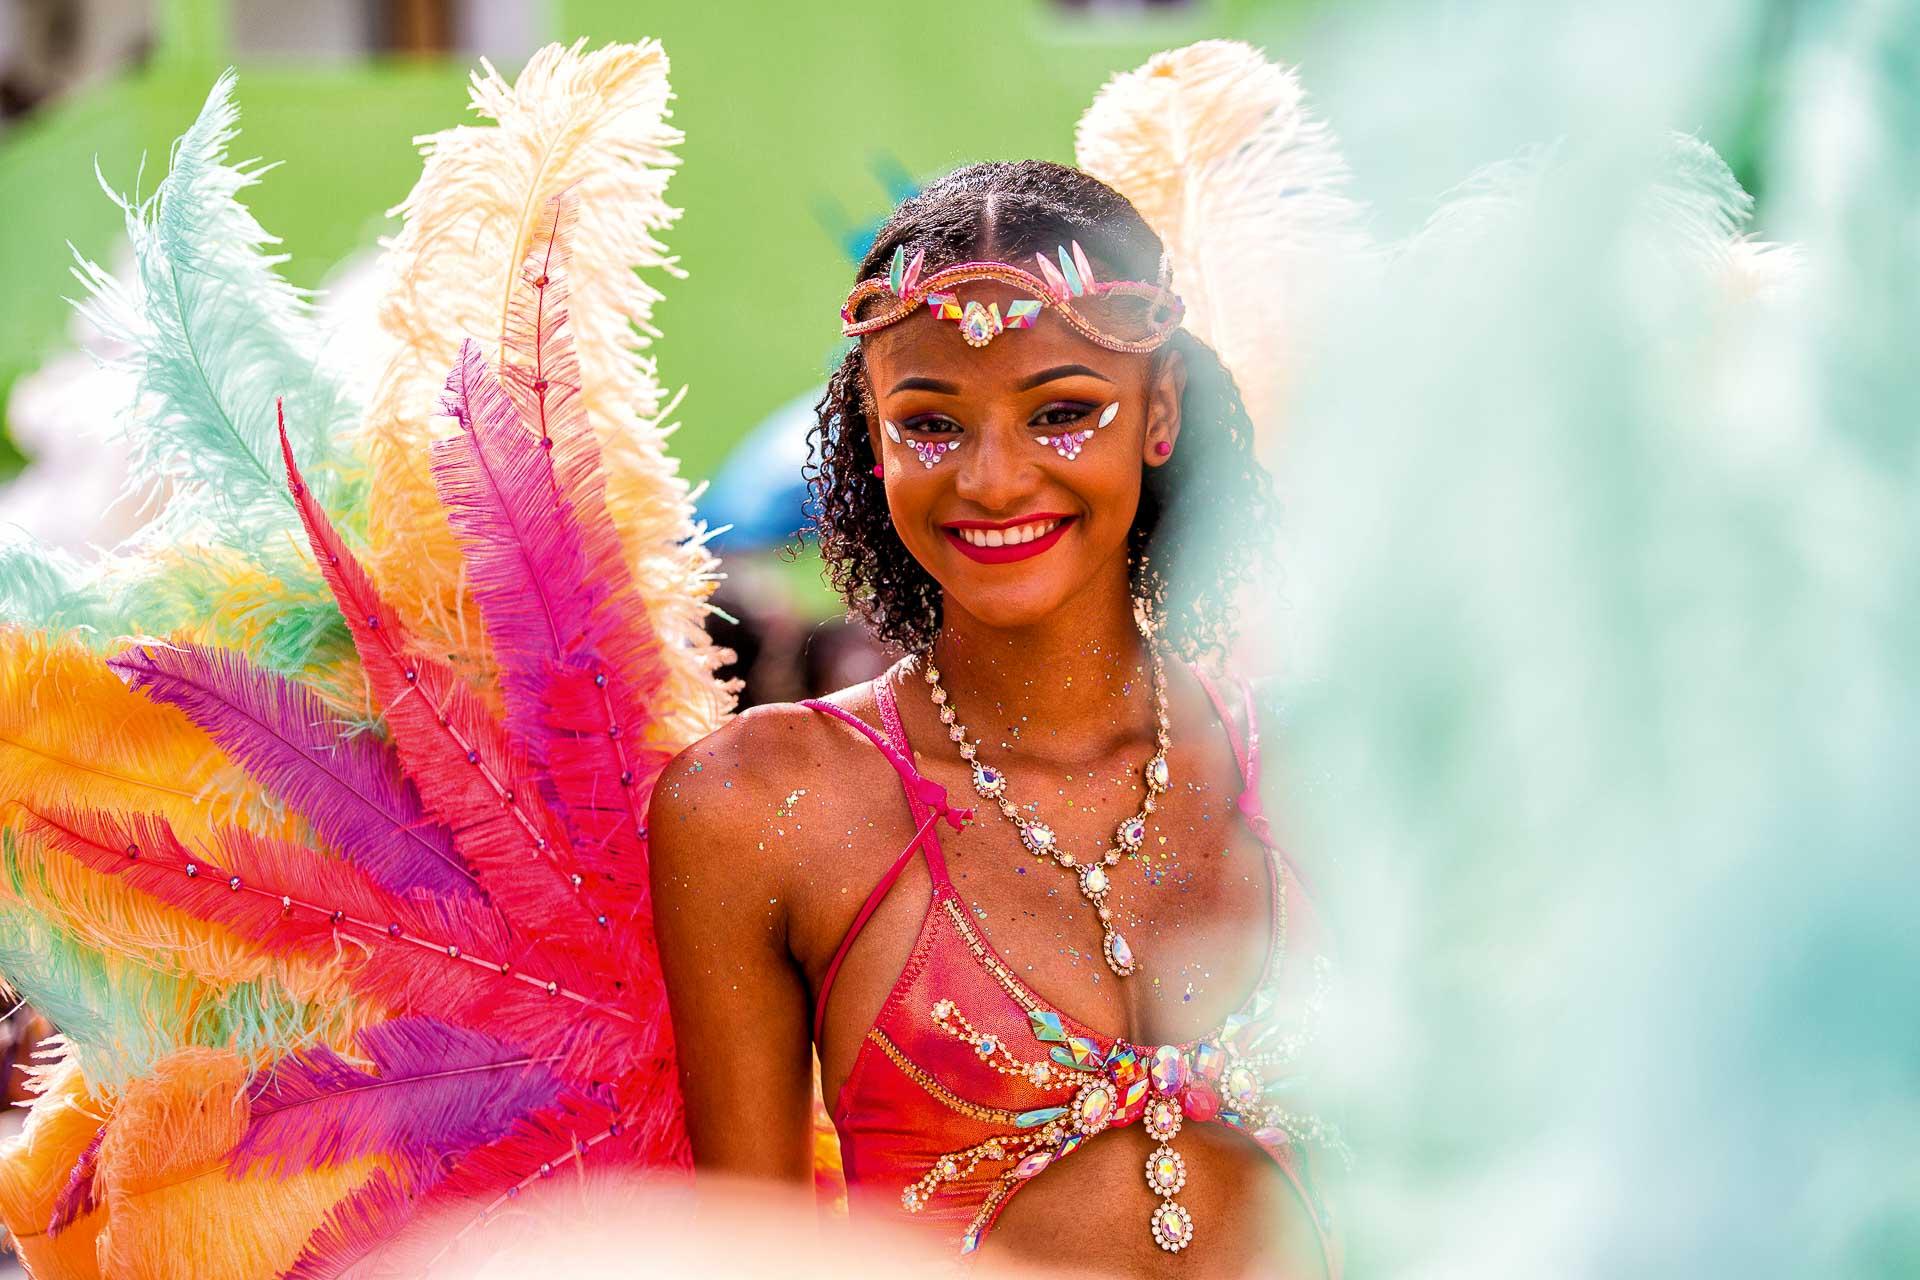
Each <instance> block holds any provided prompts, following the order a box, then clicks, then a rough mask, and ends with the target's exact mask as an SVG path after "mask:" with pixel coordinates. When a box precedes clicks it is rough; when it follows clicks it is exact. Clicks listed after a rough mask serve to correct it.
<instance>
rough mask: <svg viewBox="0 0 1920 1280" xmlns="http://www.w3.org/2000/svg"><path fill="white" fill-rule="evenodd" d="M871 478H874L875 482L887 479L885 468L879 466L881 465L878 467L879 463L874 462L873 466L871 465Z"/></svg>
mask: <svg viewBox="0 0 1920 1280" xmlns="http://www.w3.org/2000/svg"><path fill="white" fill-rule="evenodd" d="M873 478H874V479H875V480H884V479H886V478H887V469H886V468H885V467H883V466H881V465H880V464H879V463H877V462H876V463H874V464H873Z"/></svg>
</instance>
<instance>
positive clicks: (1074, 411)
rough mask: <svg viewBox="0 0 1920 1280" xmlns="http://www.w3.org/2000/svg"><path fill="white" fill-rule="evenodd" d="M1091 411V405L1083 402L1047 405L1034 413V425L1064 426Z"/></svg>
mask: <svg viewBox="0 0 1920 1280" xmlns="http://www.w3.org/2000/svg"><path fill="white" fill-rule="evenodd" d="M1090 412H1092V407H1091V406H1089V405H1084V404H1056V405H1049V406H1047V407H1046V408H1044V409H1042V410H1041V411H1040V412H1039V413H1037V414H1035V415H1034V418H1033V425H1034V426H1036V427H1064V426H1068V425H1071V424H1072V423H1075V422H1078V421H1080V419H1082V418H1084V417H1086V416H1087V414H1088V413H1090Z"/></svg>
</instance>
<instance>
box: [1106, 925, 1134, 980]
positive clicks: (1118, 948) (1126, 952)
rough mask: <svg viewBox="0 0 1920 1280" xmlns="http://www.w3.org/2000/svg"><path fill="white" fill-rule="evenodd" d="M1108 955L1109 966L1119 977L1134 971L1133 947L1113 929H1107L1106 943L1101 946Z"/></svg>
mask: <svg viewBox="0 0 1920 1280" xmlns="http://www.w3.org/2000/svg"><path fill="white" fill-rule="evenodd" d="M1101 949H1102V950H1103V951H1105V952H1106V955H1107V967H1108V968H1110V969H1112V970H1113V972H1114V973H1115V975H1117V976H1118V977H1122V978H1124V977H1127V976H1128V975H1129V974H1131V973H1132V972H1133V948H1132V947H1130V946H1128V945H1127V940H1126V939H1125V938H1123V937H1121V936H1120V935H1119V933H1117V932H1116V931H1114V930H1113V929H1108V930H1107V938H1106V943H1105V944H1104V946H1103V947H1102V948H1101Z"/></svg>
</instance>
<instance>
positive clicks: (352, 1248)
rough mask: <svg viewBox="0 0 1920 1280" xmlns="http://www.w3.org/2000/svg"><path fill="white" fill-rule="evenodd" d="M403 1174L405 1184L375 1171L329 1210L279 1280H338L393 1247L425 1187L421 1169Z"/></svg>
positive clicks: (415, 1272)
mask: <svg viewBox="0 0 1920 1280" xmlns="http://www.w3.org/2000/svg"><path fill="white" fill-rule="evenodd" d="M405 1176H406V1178H407V1181H406V1182H404V1183H403V1182H402V1180H401V1179H400V1178H397V1177H395V1176H393V1175H392V1174H391V1173H389V1172H388V1171H387V1170H385V1169H376V1170H375V1171H374V1173H373V1176H372V1177H370V1178H368V1179H367V1180H366V1182H365V1183H363V1184H361V1186H360V1188H359V1189H358V1190H356V1191H355V1192H354V1193H353V1194H352V1195H349V1196H348V1197H346V1198H345V1199H344V1200H342V1201H340V1203H338V1204H336V1205H334V1206H333V1208H332V1209H330V1210H328V1211H327V1216H326V1219H325V1220H324V1221H323V1222H321V1224H320V1225H319V1226H318V1227H316V1228H314V1231H313V1234H312V1235H310V1236H308V1237H307V1242H306V1244H305V1245H304V1246H303V1247H302V1248H301V1250H300V1256H299V1257H297V1258H295V1259H294V1260H293V1265H292V1266H290V1267H288V1268H287V1269H286V1270H285V1271H283V1272H281V1273H280V1280H340V1277H341V1276H343V1275H345V1274H347V1270H348V1268H349V1267H352V1266H353V1265H354V1264H355V1263H358V1262H361V1261H364V1260H365V1259H366V1257H367V1256H368V1255H369V1254H371V1253H373V1252H374V1251H375V1250H377V1249H380V1248H382V1247H383V1246H391V1244H392V1243H393V1242H394V1241H395V1240H396V1238H398V1237H399V1236H400V1235H402V1234H403V1233H404V1232H405V1230H406V1227H407V1226H408V1224H409V1223H410V1221H411V1220H412V1219H413V1218H414V1217H415V1215H416V1213H417V1212H418V1210H419V1207H420V1194H421V1192H422V1191H423V1190H424V1189H425V1187H424V1186H423V1185H421V1179H422V1175H421V1174H420V1173H419V1171H415V1170H409V1171H408V1173H407V1174H406V1175H405ZM426 1270H427V1269H426V1268H425V1267H420V1268H410V1269H408V1270H407V1271H404V1272H402V1273H401V1274H412V1275H424V1274H426ZM354 1274H356V1275H357V1274H359V1273H358V1272H355V1273H354Z"/></svg>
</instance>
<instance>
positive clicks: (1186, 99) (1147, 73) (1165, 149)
mask: <svg viewBox="0 0 1920 1280" xmlns="http://www.w3.org/2000/svg"><path fill="white" fill-rule="evenodd" d="M1074 147H1075V153H1076V159H1077V161H1078V163H1079V166H1080V167H1081V168H1082V169H1084V170H1086V171H1087V172H1088V173H1090V174H1092V175H1093V176H1094V177H1096V178H1099V179H1100V180H1101V181H1103V182H1105V183H1107V184H1108V185H1109V186H1111V187H1113V188H1114V189H1115V190H1117V191H1118V192H1120V194H1121V195H1123V196H1125V197H1126V198H1127V199H1128V200H1130V201H1132V202H1133V206H1134V208H1136V209H1138V210H1139V211H1140V214H1141V216H1142V217H1144V218H1145V219H1146V220H1147V224H1148V225H1149V226H1151V227H1152V228H1153V229H1154V231H1155V232H1156V233H1157V234H1158V235H1159V236H1160V239H1161V241H1162V242H1163V243H1164V244H1165V246H1166V250H1167V257H1168V262H1169V266H1170V267H1171V272H1172V282H1173V287H1174V289H1175V290H1176V291H1178V292H1179V294H1180V296H1181V298H1182V300H1184V301H1185V303H1186V305H1187V315H1186V321H1185V325H1186V328H1187V329H1188V330H1190V331H1191V332H1192V333H1193V334H1194V335H1195V336H1197V337H1199V338H1200V339H1201V340H1203V341H1204V342H1206V343H1207V344H1208V345H1210V346H1211V347H1212V348H1213V349H1214V350H1215V351H1216V352H1217V353H1218V354H1219V356H1220V358H1221V360H1222V361H1223V362H1224V363H1225V364H1226V366H1227V368H1228V370H1230V371H1231V372H1232V374H1233V376H1234V380H1235V381H1236V382H1238V383H1239V385H1240V390H1241V394H1242V395H1243V396H1244V397H1245V399H1246V401H1247V409H1248V412H1249V413H1250V414H1251V416H1252V418H1253V422H1254V425H1255V427H1256V428H1257V429H1258V430H1259V431H1260V433H1261V434H1262V435H1263V436H1265V437H1269V438H1270V437H1271V435H1272V433H1273V432H1274V431H1275V430H1276V427H1277V418H1278V416H1279V411H1280V401H1281V395H1282V392H1283V390H1284V388H1285V385H1286V380H1287V378H1288V377H1289V375H1290V374H1291V372H1292V370H1293V369H1294V368H1295V367H1297V363H1298V357H1299V353H1300V349H1301V345H1302V342H1303V340H1304V338H1305V336H1306V330H1307V328H1308V324H1307V316H1308V315H1309V314H1310V312H1311V307H1312V305H1313V303H1314V301H1315V295H1316V293H1317V292H1318V291H1319V289H1320V288H1321V287H1322V285H1323V284H1324V280H1323V273H1324V272H1325V270H1326V268H1327V266H1328V265H1329V263H1334V262H1339V261H1341V260H1342V259H1346V258H1348V257H1350V256H1351V255H1354V254H1357V253H1359V252H1361V251H1362V250H1363V249H1364V248H1365V245H1366V240H1365V238H1364V237H1363V236H1362V235H1361V234H1360V232H1359V230H1358V229H1357V228H1358V220H1359V215H1360V206H1359V205H1358V204H1356V203H1355V202H1354V201H1353V200H1351V199H1349V198H1348V197H1347V195H1346V194H1345V187H1346V185H1347V181H1348V172H1347V165H1346V161H1345V160H1344V159H1343V158H1342V157H1341V154H1340V149H1339V144H1338V143H1337V142H1336V141H1335V139H1334V137H1333V134H1332V132H1331V130H1329V129H1328V128H1327V126H1326V125H1325V124H1324V123H1322V122H1321V121H1319V120H1316V119H1314V118H1313V117H1312V116H1311V115H1309V114H1308V112H1307V109H1306V102H1305V94H1304V92H1303V91H1302V89H1301V87H1300V81H1299V78H1298V77H1297V76H1296V75H1295V74H1294V73H1293V72H1292V71H1291V70H1289V69H1287V68H1284V67H1280V66H1277V65H1275V64H1274V63H1271V62H1268V61H1267V59H1266V57H1265V55H1263V54H1262V53H1261V52H1260V51H1259V50H1258V49H1255V48H1253V47H1252V46H1250V45H1246V44H1242V43H1240V42H1239V41H1236V40H1204V41H1201V42H1200V43H1198V44H1192V45H1188V46H1186V47H1185V48H1181V49H1169V50H1167V51H1165V52H1162V53H1157V54H1155V55H1154V56H1153V57H1152V58H1150V59H1149V60H1148V61H1147V63H1146V65H1144V66H1142V67H1140V68H1139V69H1138V70H1135V71H1129V72H1126V73H1125V74H1122V75H1118V76H1115V77H1114V78H1113V79H1112V80H1110V81H1109V82H1108V83H1107V85H1106V86H1105V87H1104V88H1102V89H1101V90H1100V93H1099V95H1098V96H1097V97H1095V99H1094V101H1093V105H1092V106H1090V107H1088V108H1087V111H1086V114H1085V115H1083V116H1082V117H1081V118H1080V125H1079V128H1078V130H1077V132H1076V133H1075V136H1074Z"/></svg>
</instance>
